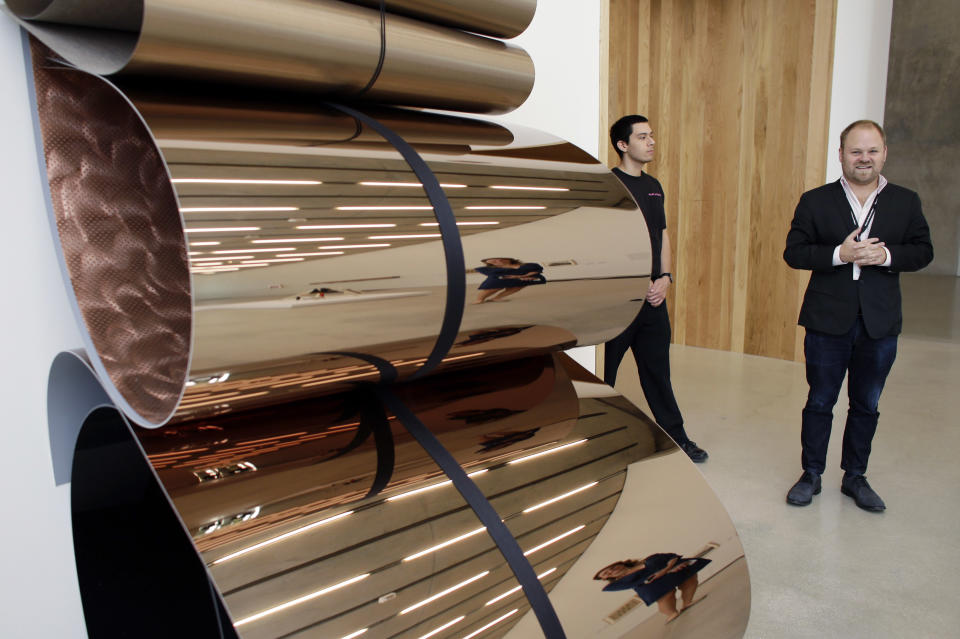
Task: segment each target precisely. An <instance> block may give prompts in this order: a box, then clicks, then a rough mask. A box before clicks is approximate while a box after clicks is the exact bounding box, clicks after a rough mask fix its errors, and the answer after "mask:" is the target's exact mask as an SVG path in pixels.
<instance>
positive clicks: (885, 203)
mask: <svg viewBox="0 0 960 639" xmlns="http://www.w3.org/2000/svg"><path fill="white" fill-rule="evenodd" d="M886 159H887V144H886V135H885V134H884V132H883V129H882V128H881V127H880V125H879V124H877V123H876V122H873V121H871V120H858V121H856V122H854V123H853V124H851V125H850V126H848V127H847V128H846V129H844V130H843V133H841V134H840V165H841V167H842V169H843V176H842V177H841V178H840V179H839V180H838V181H837V182H833V183H831V184H826V185H824V186H821V187H819V188H816V189H813V190H812V191H807V192H806V193H804V194H803V195H802V196H801V197H800V203H799V204H797V208H796V212H795V213H794V216H793V222H792V223H791V225H790V231H789V233H788V234H787V247H786V250H784V252H783V259H784V260H786V262H787V264H789V265H790V266H792V267H793V268H796V269H805V270H808V271H812V273H811V274H810V282H809V284H808V285H807V291H806V294H805V295H804V298H803V305H802V306H801V308H800V319H799V322H798V323H799V324H800V325H801V326H803V327H805V328H806V337H805V338H804V342H803V351H804V356H805V358H806V367H807V383H808V384H809V385H810V392H809V394H808V395H807V403H806V406H805V407H804V409H803V413H802V420H801V428H800V443H801V447H802V455H801V465H802V466H803V475H801V477H800V479H799V480H798V481H797V483H795V484H794V485H793V487H792V488H791V489H790V492H789V493H788V494H787V502H788V503H790V504H793V505H795V506H806V505H807V504H809V503H810V502H811V501H812V500H813V496H814V495H816V494H819V492H820V475H822V474H823V471H824V470H825V468H826V458H827V444H828V442H829V441H830V430H831V427H832V424H833V406H834V405H835V404H836V403H837V397H838V396H839V394H840V386H841V384H842V383H843V379H844V377H847V394H848V396H849V399H850V406H849V409H848V411H847V421H846V426H845V428H844V432H843V451H842V454H841V460H840V467H841V468H842V469H843V470H844V475H843V480H842V481H841V484H840V490H841V492H843V494H845V495H848V496H850V497H852V498H853V500H854V501H855V502H856V504H857V506H859V507H860V508H863V509H864V510H869V511H873V512H880V511H883V510H884V509H885V508H886V505H885V504H884V503H883V500H882V499H881V498H880V496H879V495H877V493H876V492H874V490H873V489H872V488H871V487H870V484H868V483H867V479H866V476H865V473H866V470H867V459H868V458H869V456H870V449H871V445H872V442H873V436H874V433H875V432H876V430H877V420H878V418H879V416H880V413H878V412H877V407H878V404H879V401H880V393H881V392H882V391H883V385H884V382H885V381H886V379H887V375H888V374H889V373H890V369H891V367H892V366H893V360H894V358H895V357H896V354H897V336H898V335H899V334H900V329H901V325H902V321H903V319H902V315H901V308H900V306H901V304H900V273H901V272H902V271H916V270H919V269H921V268H923V267H924V266H926V265H927V264H929V263H930V261H931V260H932V259H933V245H932V244H931V242H930V229H929V227H928V226H927V221H926V220H925V219H924V217H923V211H922V210H921V208H920V198H919V197H918V196H917V194H916V193H914V192H913V191H911V190H909V189H905V188H903V187H900V186H897V185H896V184H891V183H890V182H887V180H886V178H884V177H883V176H882V175H881V174H880V171H881V170H882V169H883V163H884V161H885V160H886Z"/></svg>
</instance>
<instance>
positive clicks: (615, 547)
mask: <svg viewBox="0 0 960 639" xmlns="http://www.w3.org/2000/svg"><path fill="white" fill-rule="evenodd" d="M571 379H576V380H580V384H579V386H574V385H573V384H572V383H571ZM592 386H602V384H601V382H600V380H598V379H596V378H595V377H593V376H592V375H590V374H589V373H587V372H586V371H584V370H583V369H581V368H579V366H578V365H577V364H575V363H573V362H572V361H571V360H570V359H569V358H568V357H566V356H564V355H560V354H554V355H549V356H541V357H531V358H521V359H516V360H513V361H511V362H507V363H503V364H498V365H491V366H479V367H473V368H471V369H469V370H463V371H459V372H456V373H452V374H450V375H446V376H443V377H441V378H434V379H430V380H421V381H419V382H414V383H410V384H403V385H400V386H398V387H395V388H394V389H393V390H392V392H393V393H394V394H395V395H396V397H397V398H398V400H399V402H400V403H401V404H402V405H403V407H405V409H406V410H408V411H409V412H410V413H412V414H414V415H415V416H416V418H417V419H418V420H420V421H421V422H422V423H423V424H424V425H425V426H426V427H427V428H428V429H429V430H430V431H431V432H432V433H434V434H435V435H436V437H437V439H438V440H439V441H440V442H441V444H442V445H443V446H444V447H445V448H446V449H447V450H449V451H450V452H451V453H452V454H453V456H454V457H455V458H456V460H457V461H458V462H459V463H460V465H461V466H462V467H463V468H464V470H465V471H466V472H467V473H468V474H469V475H470V476H471V478H472V481H473V482H474V483H475V484H476V485H477V487H478V488H479V489H480V491H481V492H482V493H483V495H484V496H485V498H486V499H487V500H489V502H490V504H491V505H492V506H493V507H494V508H495V509H496V512H497V514H498V515H499V516H500V517H501V518H502V519H503V521H504V523H505V524H506V525H507V526H508V527H509V530H510V531H511V533H512V534H513V535H514V537H515V538H516V540H517V542H518V544H519V546H520V548H521V549H522V550H523V552H524V555H525V559H526V560H527V561H529V562H530V564H531V565H532V566H533V569H534V571H535V573H536V575H537V576H538V578H539V581H540V582H541V583H542V585H543V587H544V589H545V590H546V591H547V592H548V593H549V598H550V601H551V603H552V607H553V608H554V609H555V610H556V612H557V614H558V616H559V618H560V621H561V622H562V624H563V626H564V629H565V631H566V634H567V636H570V637H580V636H589V632H590V629H591V628H596V627H597V624H598V623H599V622H600V620H601V618H602V617H603V615H604V614H605V613H607V612H608V611H609V610H612V609H616V608H617V607H618V606H620V605H622V601H623V600H624V599H626V598H628V597H629V596H631V595H632V593H629V592H627V593H619V592H616V593H613V594H611V593H610V592H604V591H603V590H602V588H603V586H604V582H603V581H599V582H598V581H595V580H593V579H591V576H592V575H593V574H594V573H595V572H596V571H597V570H598V569H599V568H601V567H603V566H605V565H607V564H610V562H612V561H616V560H629V558H640V557H645V556H647V555H650V554H651V553H656V552H661V551H662V552H678V553H683V554H684V555H685V556H686V555H690V556H692V555H693V554H694V553H696V552H697V550H699V549H701V548H704V547H707V548H708V550H709V557H708V558H709V559H710V560H711V563H710V565H709V567H708V568H707V569H705V570H703V571H702V572H701V573H700V576H699V578H700V582H701V584H700V586H701V588H702V589H703V591H705V592H707V593H708V594H709V596H710V601H712V602H713V604H710V605H711V606H713V607H712V608H711V609H710V611H711V612H710V614H706V615H701V617H700V624H701V625H700V626H698V627H701V628H703V629H704V631H705V632H708V633H709V634H710V636H711V637H718V638H719V639H735V638H736V637H737V636H739V634H740V633H742V629H743V626H744V625H745V623H746V612H747V608H746V606H745V605H744V602H745V601H746V594H745V593H747V591H748V588H749V577H748V575H747V573H746V571H745V570H744V569H743V549H742V547H741V545H740V543H739V541H738V540H737V537H736V532H735V530H734V529H733V526H732V524H731V523H730V521H729V518H728V517H727V516H726V515H725V513H724V512H723V509H722V506H720V505H719V503H718V502H717V500H716V497H715V495H713V494H712V492H711V491H710V489H709V487H708V486H707V485H706V483H705V481H704V479H703V477H702V476H701V475H700V474H699V473H698V472H697V471H696V469H695V468H694V467H693V466H692V465H691V464H690V463H689V460H687V459H686V457H685V456H684V455H683V454H682V452H680V451H679V450H678V449H677V448H676V445H675V444H674V443H673V442H672V441H671V440H670V439H669V437H667V436H666V435H665V434H664V433H663V431H662V430H661V429H659V428H658V427H657V426H656V425H655V424H654V423H653V422H652V421H651V420H649V418H647V417H645V416H644V415H643V414H642V413H640V412H639V411H638V410H637V409H636V408H635V407H633V406H632V405H631V404H630V403H629V402H628V401H626V400H625V399H624V398H622V397H620V396H618V395H617V394H616V393H613V394H610V393H604V394H603V395H604V396H602V397H599V396H597V394H596V393H593V392H590V388H589V387H592ZM576 388H580V389H583V390H585V391H586V392H580V391H577V390H575V389H576ZM55 390H56V389H54V391H55ZM103 410H104V409H101V411H100V412H98V413H94V414H93V415H91V417H90V418H89V419H88V420H87V421H88V423H87V424H85V425H84V429H83V431H82V433H81V438H80V441H81V447H80V449H79V453H78V454H79V455H81V456H80V458H79V463H78V464H77V465H76V466H75V469H74V477H73V482H72V485H71V491H72V492H73V495H74V502H75V504H76V505H77V506H78V508H77V511H78V513H79V514H80V515H81V516H78V517H77V518H76V519H75V523H74V525H75V536H76V538H77V539H79V540H80V547H79V548H78V553H80V555H81V557H82V561H80V562H78V568H79V570H80V573H81V574H80V580H81V583H84V584H99V587H98V588H93V587H90V586H88V587H87V589H88V590H89V591H90V593H92V595H97V594H102V595H103V596H104V597H106V596H107V594H109V597H110V598H109V599H107V600H105V601H103V602H97V600H96V599H95V598H90V597H88V600H89V601H90V602H91V604H90V605H92V606H94V610H93V611H92V612H93V613H97V612H98V610H97V609H96V606H97V604H98V603H99V604H100V607H101V608H104V607H106V609H109V608H110V607H112V606H122V607H123V611H124V615H126V616H125V617H124V618H125V619H126V618H129V620H130V622H129V625H128V626H127V627H128V628H131V629H133V631H141V632H144V631H145V629H144V628H143V626H142V624H143V623H144V622H143V621H142V620H144V619H153V618H154V616H155V615H156V614H157V603H156V601H157V598H156V597H154V598H147V597H143V596H140V595H141V594H142V592H143V589H137V588H130V587H129V584H130V583H131V582H132V583H138V582H139V581H140V580H147V581H149V580H150V578H151V576H153V578H154V579H156V582H151V583H150V584H149V586H150V588H151V590H150V592H157V593H158V596H159V595H162V592H163V589H164V588H177V591H176V592H175V593H170V596H171V597H180V596H186V593H193V594H192V595H191V596H192V597H193V601H192V602H191V606H190V607H189V609H190V610H194V612H193V614H194V615H196V616H197V619H198V620H199V619H209V615H211V614H216V612H217V610H218V609H219V606H220V605H221V597H222V602H223V603H225V608H224V609H223V610H224V613H223V614H224V617H225V618H226V612H225V611H226V610H229V616H230V617H229V618H226V621H225V624H224V626H223V627H224V628H225V629H227V630H229V629H230V624H231V623H232V624H235V629H236V632H237V634H238V635H239V636H243V637H249V638H273V637H285V636H297V635H305V636H319V637H345V636H349V635H350V634H353V633H356V632H358V631H359V630H360V629H363V628H367V629H369V632H370V633H372V634H373V636H396V635H398V634H410V635H412V636H422V635H423V634H426V633H427V632H430V631H431V630H433V629H435V628H436V627H438V626H439V625H440V624H441V622H446V621H447V620H448V619H453V618H457V617H459V616H461V615H462V616H463V623H462V626H461V627H460V632H466V633H469V632H470V631H472V630H476V629H478V628H480V627H482V626H484V625H485V624H488V623H490V622H491V621H492V620H493V619H496V618H500V617H502V616H503V615H504V614H505V613H506V612H509V611H511V610H517V613H516V614H513V615H512V616H511V617H510V618H509V619H508V620H504V621H503V622H502V623H501V624H500V625H498V626H497V628H496V630H495V631H494V634H492V635H491V636H505V635H507V633H508V632H509V631H510V628H512V627H513V626H514V624H520V625H518V626H517V629H516V630H515V632H517V633H519V635H520V636H534V634H536V631H535V630H534V629H532V628H531V627H530V625H529V624H530V622H531V621H532V620H531V619H529V618H528V619H526V620H524V617H525V613H527V612H528V611H530V606H529V604H528V602H527V601H526V600H525V598H524V597H523V593H522V592H520V588H519V587H518V586H517V583H516V581H515V580H514V579H513V577H512V575H511V573H510V570H509V568H508V567H507V566H506V565H505V563H504V561H503V559H502V557H501V556H500V555H499V554H498V553H497V552H496V550H495V547H494V544H493V541H492V540H491V539H490V537H489V536H488V535H487V534H485V532H484V528H483V526H482V525H481V524H480V523H479V522H478V521H477V519H476V517H475V516H474V515H473V513H472V512H471V511H470V509H469V508H468V507H467V504H466V503H465V501H464V500H463V498H462V497H461V496H460V495H459V494H457V491H456V490H455V488H454V487H453V485H451V482H450V481H449V480H448V478H447V477H445V476H444V475H443V473H441V472H439V470H438V468H437V467H436V466H435V465H434V464H433V463H432V462H431V461H430V459H429V458H428V456H427V455H426V453H425V451H424V450H423V449H421V448H420V447H419V446H418V445H417V444H416V443H415V442H414V441H413V440H412V438H411V437H410V435H409V434H408V433H407V432H406V429H405V428H404V427H403V426H402V425H401V424H400V421H399V419H398V418H397V416H396V415H395V414H394V413H393V412H392V411H391V410H389V409H386V408H385V406H384V405H383V404H381V403H380V401H379V400H378V395H377V394H376V392H374V391H373V390H372V389H369V388H368V389H366V392H365V391H364V390H363V389H357V390H355V391H351V392H347V393H341V394H334V395H323V396H320V397H315V398H313V399H311V400H306V401H302V402H291V403H285V404H283V405H280V406H276V407H273V409H264V410H260V409H254V410H250V411H245V412H242V413H233V414H227V415H220V416H213V417H208V418H202V419H195V420H194V419H188V420H184V421H181V422H179V423H177V424H173V423H171V424H168V425H167V426H165V427H163V428H160V429H153V430H145V429H137V428H125V429H121V428H119V427H120V426H123V423H122V417H120V416H119V415H114V416H112V417H111V416H109V415H105V414H103ZM105 418H109V419H108V420H107V421H109V422H111V423H113V426H110V424H108V423H105ZM105 426H110V428H105ZM123 431H125V432H123ZM144 455H146V459H144ZM146 461H149V463H150V466H151V467H152V470H151V468H149V467H146V464H145V463H144V462H146ZM104 466H105V467H107V468H108V469H109V473H110V481H109V482H108V483H107V484H104V482H103V481H102V478H103V476H104V468H103V467H104ZM378 477H386V478H387V479H386V481H384V482H381V485H380V488H379V489H378V490H377V491H373V492H371V490H370V489H371V487H373V485H374V483H375V482H377V480H378ZM134 487H135V489H133V488H134ZM665 490H667V491H669V496H668V497H667V498H665V497H664V491H665ZM164 498H169V502H168V503H169V505H168V503H167V502H166V501H165V499H164ZM169 506H172V507H173V508H172V509H170V510H169V514H168V512H167V509H168V508H169ZM638 513H639V514H642V515H643V519H644V524H643V529H642V531H639V530H638V529H637V523H636V522H637V515H638ZM171 517H176V518H179V520H180V521H182V522H183V524H185V526H186V530H185V531H182V530H174V529H173V528H176V524H177V523H178V522H176V521H167V520H169V519H171ZM171 526H172V527H171ZM153 529H156V531H161V532H157V533H149V535H148V532H149V530H153ZM181 532H186V533H187V534H186V535H184V536H183V538H182V537H181V534H180V533H181ZM641 532H642V534H640V533H641ZM147 538H149V539H150V541H151V546H150V549H151V552H150V553H146V554H144V553H143V552H142V548H140V547H139V546H138V545H137V544H136V543H135V541H136V540H140V539H147ZM190 539H192V545H193V547H192V548H184V547H183V542H184V541H187V540H190ZM118 551H119V552H118ZM94 553H96V554H94ZM158 558H166V559H164V561H163V562H161V563H160V564H158V563H157V562H158ZM634 561H636V559H634ZM203 564H205V565H206V568H207V571H208V573H206V574H204V573H203V572H202V571H199V572H198V571H197V570H195V569H194V568H195V567H196V566H199V565H203ZM207 574H209V576H210V577H211V578H212V582H211V583H212V585H213V586H214V587H215V588H214V589H211V590H210V595H211V597H210V598H209V599H208V598H207V597H202V598H201V597H198V595H197V594H196V593H198V592H203V589H202V587H201V586H203V585H205V584H206V578H207ZM171 579H174V580H176V579H179V580H182V582H181V583H179V584H173V583H171V582H170V580H171ZM124 584H126V585H127V587H124ZM385 594H386V595H387V596H384V595H385ZM701 605H702V604H701ZM160 609H161V610H168V609H167V608H164V607H161V608H160ZM658 614H659V613H658V612H657V608H656V606H653V607H649V608H639V609H637V610H636V611H634V612H633V613H632V614H631V615H629V616H623V617H622V618H619V619H617V620H616V621H609V622H608V623H616V624H617V626H618V628H617V629H618V631H619V632H621V633H626V632H631V633H633V634H636V635H637V636H642V637H655V636H659V635H658V633H659V631H660V629H661V628H662V621H659V620H658V619H657V617H658ZM685 614H686V613H685ZM172 616H173V617H174V618H175V619H176V618H177V615H176V614H174V615H172ZM91 618H92V619H94V621H96V620H97V619H98V616H97V615H96V614H92V616H91ZM106 619H108V618H106V617H104V621H106ZM655 622H656V623H655ZM155 623H157V624H159V625H161V626H162V625H163V624H164V623H168V621H167V620H165V619H163V618H157V619H156V621H155ZM194 623H197V621H196V620H194ZM164 627H165V626H164ZM211 636H217V634H216V633H215V632H213V634H211ZM225 636H226V635H225ZM458 636H460V635H458Z"/></svg>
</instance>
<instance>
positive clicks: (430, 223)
mask: <svg viewBox="0 0 960 639" xmlns="http://www.w3.org/2000/svg"><path fill="white" fill-rule="evenodd" d="M499 223H500V222H457V226H492V225H494V224H499ZM420 226H440V222H421V223H420Z"/></svg>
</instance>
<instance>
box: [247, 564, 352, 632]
mask: <svg viewBox="0 0 960 639" xmlns="http://www.w3.org/2000/svg"><path fill="white" fill-rule="evenodd" d="M369 576H370V573H365V574H362V575H357V576H356V577H352V578H350V579H347V580H346V581H341V582H340V583H338V584H334V585H332V586H328V587H326V588H323V589H322V590H317V591H316V592H311V593H310V594H307V595H304V596H302V597H297V598H296V599H291V600H290V601H287V602H285V603H282V604H279V605H277V606H274V607H272V608H267V609H266V610H264V611H263V612H258V613H257V614H255V615H250V616H249V617H245V618H243V619H241V620H240V621H235V622H234V623H233V625H234V626H242V625H244V624H247V623H250V622H251V621H256V620H257V619H262V618H264V617H266V616H267V615H272V614H273V613H275V612H280V611H281V610H286V609H287V608H292V607H293V606H297V605H299V604H302V603H306V602H307V601H310V600H311V599H316V598H317V597H322V596H323V595H325V594H327V593H330V592H333V591H334V590H339V589H341V588H344V587H346V586H349V585H350V584H354V583H356V582H358V581H361V580H362V579H366V578H367V577H369Z"/></svg>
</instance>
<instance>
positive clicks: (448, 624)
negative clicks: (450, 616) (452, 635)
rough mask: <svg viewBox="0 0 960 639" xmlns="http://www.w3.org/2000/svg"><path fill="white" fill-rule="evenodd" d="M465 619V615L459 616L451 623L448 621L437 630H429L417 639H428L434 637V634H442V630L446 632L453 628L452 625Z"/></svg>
mask: <svg viewBox="0 0 960 639" xmlns="http://www.w3.org/2000/svg"><path fill="white" fill-rule="evenodd" d="M465 618H466V615H460V616H459V617H457V618H456V619H454V620H453V621H448V622H447V623H445V624H443V625H442V626H440V627H439V628H434V629H433V630H431V631H430V632H428V633H427V634H425V635H420V636H419V637H418V639H429V637H432V636H434V635H436V634H439V633H441V632H443V631H444V630H446V629H447V628H449V627H450V626H453V625H455V624H458V623H460V622H461V621H463V620H464V619H465Z"/></svg>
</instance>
